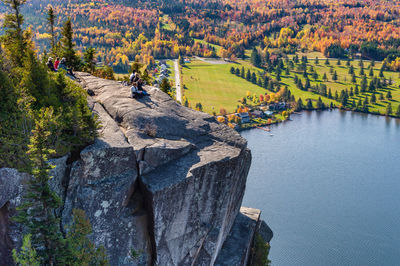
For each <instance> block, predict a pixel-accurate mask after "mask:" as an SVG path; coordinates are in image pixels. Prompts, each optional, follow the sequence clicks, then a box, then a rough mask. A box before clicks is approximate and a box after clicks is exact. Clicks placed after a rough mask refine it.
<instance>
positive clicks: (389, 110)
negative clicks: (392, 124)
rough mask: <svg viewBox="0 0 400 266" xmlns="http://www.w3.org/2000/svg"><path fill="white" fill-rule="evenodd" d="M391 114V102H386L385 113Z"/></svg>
mask: <svg viewBox="0 0 400 266" xmlns="http://www.w3.org/2000/svg"><path fill="white" fill-rule="evenodd" d="M391 114H392V103H388V105H387V106H386V115H387V116H389V115H391Z"/></svg>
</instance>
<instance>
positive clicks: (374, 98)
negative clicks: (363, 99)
mask: <svg viewBox="0 0 400 266" xmlns="http://www.w3.org/2000/svg"><path fill="white" fill-rule="evenodd" d="M371 103H373V104H375V103H376V96H375V93H372V94H371Z"/></svg>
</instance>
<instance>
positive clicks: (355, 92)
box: [354, 85, 359, 95]
mask: <svg viewBox="0 0 400 266" xmlns="http://www.w3.org/2000/svg"><path fill="white" fill-rule="evenodd" d="M354 94H355V95H358V94H359V91H358V85H356V87H355V88H354Z"/></svg>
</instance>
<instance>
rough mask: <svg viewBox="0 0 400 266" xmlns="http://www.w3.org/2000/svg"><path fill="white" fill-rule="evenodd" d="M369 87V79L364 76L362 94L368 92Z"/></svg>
mask: <svg viewBox="0 0 400 266" xmlns="http://www.w3.org/2000/svg"><path fill="white" fill-rule="evenodd" d="M367 86H368V81H367V77H366V76H363V77H362V80H361V92H366V91H367Z"/></svg>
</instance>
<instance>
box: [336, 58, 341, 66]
mask: <svg viewBox="0 0 400 266" xmlns="http://www.w3.org/2000/svg"><path fill="white" fill-rule="evenodd" d="M337 65H338V66H341V65H342V61H340V58H339V59H338V60H337Z"/></svg>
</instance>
